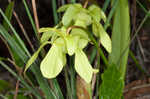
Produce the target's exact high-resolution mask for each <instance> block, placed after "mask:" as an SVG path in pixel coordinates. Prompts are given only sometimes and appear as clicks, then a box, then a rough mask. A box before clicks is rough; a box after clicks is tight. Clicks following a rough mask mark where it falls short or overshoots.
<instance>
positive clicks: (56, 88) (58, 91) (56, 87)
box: [52, 79, 64, 99]
mask: <svg viewBox="0 0 150 99" xmlns="http://www.w3.org/2000/svg"><path fill="white" fill-rule="evenodd" d="M52 83H53V88H54V91H55V94H56V96H57V99H64V96H63V94H62V91H61V89H60V86H59V83H58V82H57V80H56V79H53V80H52Z"/></svg>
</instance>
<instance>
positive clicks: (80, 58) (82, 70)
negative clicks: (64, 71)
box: [75, 49, 98, 83]
mask: <svg viewBox="0 0 150 99" xmlns="http://www.w3.org/2000/svg"><path fill="white" fill-rule="evenodd" d="M75 70H76V72H77V73H78V74H79V75H80V76H81V77H82V78H83V79H84V80H85V81H86V82H87V83H90V82H91V80H92V75H93V72H95V73H96V72H98V70H96V69H93V68H92V66H91V65H90V63H89V61H88V58H87V56H86V55H85V53H84V52H83V51H82V50H80V49H78V50H77V51H76V53H75Z"/></svg>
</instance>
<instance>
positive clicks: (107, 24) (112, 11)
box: [104, 0, 119, 30]
mask: <svg viewBox="0 0 150 99" xmlns="http://www.w3.org/2000/svg"><path fill="white" fill-rule="evenodd" d="M118 1H119V0H115V1H114V2H113V4H112V5H113V7H112V9H111V11H110V13H109V15H108V18H107V20H106V23H105V25H104V29H105V30H106V29H107V28H108V26H109V25H110V24H109V23H110V20H111V19H112V16H113V15H114V13H115V10H116V8H117V5H118Z"/></svg>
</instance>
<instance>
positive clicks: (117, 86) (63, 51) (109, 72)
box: [0, 0, 130, 99]
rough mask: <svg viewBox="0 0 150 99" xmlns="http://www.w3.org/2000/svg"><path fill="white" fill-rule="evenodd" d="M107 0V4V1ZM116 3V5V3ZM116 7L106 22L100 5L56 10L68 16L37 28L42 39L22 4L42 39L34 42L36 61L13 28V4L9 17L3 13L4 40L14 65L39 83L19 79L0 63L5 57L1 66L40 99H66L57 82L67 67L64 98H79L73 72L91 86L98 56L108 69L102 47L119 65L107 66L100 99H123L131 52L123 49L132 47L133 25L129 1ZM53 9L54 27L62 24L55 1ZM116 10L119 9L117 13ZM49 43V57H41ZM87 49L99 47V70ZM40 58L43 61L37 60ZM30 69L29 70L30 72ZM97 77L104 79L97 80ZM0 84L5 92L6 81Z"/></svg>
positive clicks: (22, 98) (0, 30) (1, 32)
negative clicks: (86, 51) (129, 53)
mask: <svg viewBox="0 0 150 99" xmlns="http://www.w3.org/2000/svg"><path fill="white" fill-rule="evenodd" d="M108 1H109V0H107V1H106V2H108ZM71 2H75V0H71ZM114 2H117V0H116V1H114ZM118 2H119V3H118ZM118 2H117V3H115V7H113V8H112V10H113V11H112V10H111V11H110V15H109V17H108V19H107V18H106V15H105V13H104V12H103V11H102V9H101V8H99V7H98V6H97V5H90V6H89V7H87V8H86V7H83V6H82V5H81V4H78V3H76V4H67V5H63V6H62V7H60V8H59V9H58V10H57V12H61V13H62V12H64V14H63V16H62V20H61V21H60V23H59V24H58V25H56V26H55V27H47V28H41V29H39V31H38V32H40V33H42V36H41V37H40V36H39V34H38V32H37V30H36V27H35V23H34V21H33V19H32V16H31V13H30V11H29V8H28V6H27V4H26V0H23V3H24V5H25V8H26V11H27V14H28V16H29V19H30V22H31V24H32V28H33V30H34V32H35V35H36V38H37V39H38V41H37V42H36V43H37V45H39V44H40V46H39V48H38V50H37V51H36V52H35V53H34V54H33V55H32V56H31V55H30V53H29V51H28V49H27V47H26V46H25V44H24V42H23V40H22V39H21V38H20V36H19V35H18V33H17V32H16V30H15V29H14V28H13V26H12V25H11V23H10V20H11V17H12V11H13V5H14V4H13V2H11V3H10V4H9V6H8V8H7V10H6V13H5V14H4V13H3V11H2V10H1V9H0V13H1V15H2V16H3V17H4V19H5V20H4V21H3V25H1V24H0V35H1V36H2V37H3V38H4V39H5V40H6V41H7V42H8V45H9V47H10V50H11V53H12V55H13V58H14V59H15V64H16V65H19V66H23V65H24V64H26V67H25V70H24V72H28V73H29V74H30V73H31V72H32V73H33V74H34V76H35V78H36V80H37V82H38V83H37V84H34V83H33V84H31V85H29V84H28V83H27V82H26V81H25V79H24V78H23V77H22V76H20V75H17V74H16V73H15V72H14V71H13V70H12V69H10V68H9V66H7V65H6V64H5V63H4V62H2V61H5V60H7V58H6V59H5V58H2V57H0V64H1V65H2V66H3V67H4V68H6V69H7V70H8V71H9V72H10V73H11V74H12V75H13V76H15V77H16V78H17V79H18V80H19V81H20V82H21V83H22V84H23V87H26V88H27V89H28V90H30V91H31V92H32V94H33V95H34V96H35V97H36V98H37V99H42V98H46V99H64V96H63V94H62V91H61V89H60V85H59V83H58V82H57V79H56V77H57V75H59V73H60V72H61V71H62V69H63V68H64V66H66V65H67V68H65V69H67V70H65V80H66V84H67V91H68V93H67V95H66V96H67V97H69V99H70V98H71V99H76V92H75V91H76V90H75V76H76V75H75V71H76V72H77V73H78V74H79V76H80V77H81V78H83V79H84V80H85V81H86V83H88V85H89V86H90V85H91V81H92V76H93V74H95V73H97V72H98V71H99V66H100V55H101V56H102V59H103V60H104V63H105V65H108V62H107V59H106V58H105V56H104V54H103V53H102V50H101V49H100V48H99V44H101V45H102V46H103V47H104V48H105V50H106V51H107V52H108V53H109V62H110V63H114V64H115V65H112V66H108V67H107V69H106V70H105V71H104V73H103V74H102V76H101V77H102V84H101V85H100V90H99V91H100V92H99V97H100V99H120V97H121V96H122V92H123V88H124V75H125V70H126V63H127V56H128V50H129V49H128V48H127V49H125V48H126V47H128V44H129V32H130V29H129V25H130V24H129V22H130V20H129V11H128V4H127V2H128V1H127V0H124V1H123V0H121V1H118ZM112 4H113V3H112ZM52 5H53V15H54V23H55V24H56V23H58V21H59V20H58V16H57V13H56V8H57V7H56V5H57V4H56V1H55V0H53V1H52ZM106 6H108V4H106ZM116 7H117V9H116V11H115V8H116ZM105 9H106V7H105ZM114 11H115V15H114V23H113V31H112V42H111V39H110V37H109V35H108V34H107V32H106V30H105V29H106V27H107V25H108V24H109V21H110V19H111V16H112V15H113V13H112V12H114ZM8 12H10V13H8ZM124 17H125V18H124ZM100 21H103V22H104V23H105V24H106V25H105V29H104V27H103V25H102V24H101V23H100ZM9 28H10V29H11V30H12V32H13V33H12V34H11V35H10V34H9V33H8V31H9ZM96 39H97V41H96ZM47 44H51V46H50V49H49V50H48V53H47V54H46V55H45V54H44V55H43V54H42V53H40V51H41V52H42V51H43V50H44V46H46V45H47ZM89 44H91V45H94V46H95V47H96V50H94V52H95V54H94V55H95V56H96V53H97V51H98V52H99V54H100V55H98V57H97V60H96V62H97V63H98V65H99V66H97V67H96V68H97V69H94V68H93V67H92V65H91V64H90V62H89V61H88V57H87V55H86V54H85V52H84V51H85V50H84V48H86V47H87V46H88V45H89ZM83 50H84V51H83ZM44 51H45V50H44ZM39 55H40V56H42V57H38V56H39ZM66 55H69V56H68V57H69V58H66ZM44 56H45V57H44ZM92 57H93V55H92ZM29 58H30V59H29ZM41 58H42V60H41ZM28 59H29V60H28ZM94 59H95V58H92V59H91V60H94ZM27 60H28V61H27ZM40 62H41V63H40ZM91 63H93V62H91ZM39 65H40V68H39ZM73 65H74V68H73ZM94 65H95V64H94ZM30 66H31V67H30ZM94 67H95V66H94ZM29 68H30V69H31V71H27V70H28V69H29ZM68 69H69V70H68ZM43 77H44V78H43ZM69 77H70V78H69ZM97 77H100V76H99V75H98V76H97ZM29 78H30V77H29ZM45 78H47V79H51V80H50V84H51V86H49V83H48V81H47V79H45ZM96 84H97V86H96V87H97V88H99V87H98V86H99V79H97V82H96ZM0 85H3V87H1V86H0V91H2V90H3V88H4V86H6V85H7V84H6V82H5V83H3V82H1V81H0ZM38 85H39V89H40V91H42V93H43V94H44V95H43V96H41V94H40V93H39V89H37V86H38ZM90 87H91V86H90ZM90 87H89V88H88V92H89V93H90V94H91V96H92V93H91V88H90ZM96 91H98V90H96ZM97 93H98V92H96V96H97ZM12 96H13V95H10V96H8V97H10V99H12ZM27 98H28V99H29V97H26V96H23V94H18V99H27Z"/></svg>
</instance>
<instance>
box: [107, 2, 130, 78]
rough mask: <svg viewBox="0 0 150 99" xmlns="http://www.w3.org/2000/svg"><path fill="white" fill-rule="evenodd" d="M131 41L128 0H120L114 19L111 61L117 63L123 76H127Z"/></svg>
mask: <svg viewBox="0 0 150 99" xmlns="http://www.w3.org/2000/svg"><path fill="white" fill-rule="evenodd" d="M129 42H130V16H129V7H128V0H121V1H120V0H119V1H118V5H117V8H116V12H115V15H114V20H113V30H112V53H111V54H110V55H109V62H110V63H114V64H117V66H118V69H119V71H120V72H121V75H122V76H125V71H126V64H127V59H128V51H129Z"/></svg>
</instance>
